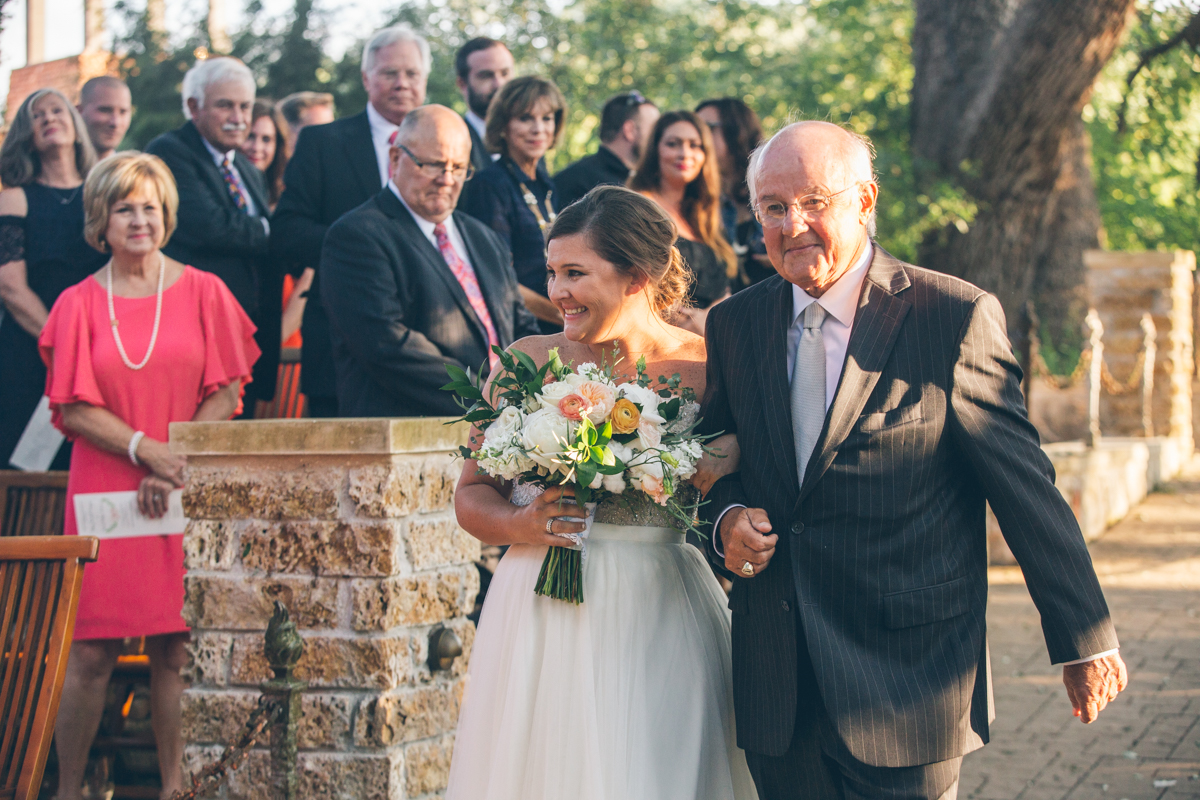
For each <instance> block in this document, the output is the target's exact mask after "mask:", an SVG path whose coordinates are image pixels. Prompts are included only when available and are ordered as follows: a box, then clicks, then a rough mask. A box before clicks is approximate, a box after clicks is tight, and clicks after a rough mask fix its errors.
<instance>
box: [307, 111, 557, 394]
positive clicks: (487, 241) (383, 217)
mask: <svg viewBox="0 0 1200 800" xmlns="http://www.w3.org/2000/svg"><path fill="white" fill-rule="evenodd" d="M389 164H390V170H389V174H390V175H391V176H392V177H391V180H389V181H388V182H387V184H386V185H385V186H384V188H383V190H382V191H381V192H379V194H377V195H375V196H374V197H373V198H371V199H370V200H368V201H367V202H366V203H364V204H363V205H361V206H359V207H358V208H356V209H354V210H353V211H350V212H349V213H347V214H346V215H345V216H343V217H341V219H339V220H338V221H337V222H335V223H334V224H333V225H332V226H330V228H329V232H328V233H327V234H326V235H325V244H324V247H323V248H322V251H321V273H322V275H323V276H324V277H323V279H322V283H321V301H322V303H323V304H324V307H325V311H326V314H327V315H328V317H329V321H330V332H331V337H332V340H333V357H334V367H335V370H336V374H337V402H338V415H339V416H343V417H422V416H448V415H452V416H457V415H458V414H460V413H461V411H460V409H459V408H458V406H457V405H455V403H454V400H453V398H452V396H451V395H450V394H448V393H447V392H443V391H441V390H440V388H439V387H441V386H443V385H445V384H446V382H447V380H448V378H447V375H446V365H447V364H454V365H455V366H457V367H460V368H462V369H464V370H465V369H470V370H471V371H473V372H478V371H479V370H480V369H481V365H482V369H483V372H484V374H485V375H486V374H487V372H488V371H489V370H490V368H491V365H492V364H493V363H494V356H493V355H492V354H491V347H492V346H494V345H498V346H500V347H502V348H503V347H508V345H510V344H512V343H513V342H514V341H516V340H517V339H520V338H521V337H523V336H529V335H532V334H535V333H537V332H538V327H537V321H536V320H535V319H534V318H533V315H531V314H530V313H529V311H528V310H527V309H526V308H525V304H524V302H522V300H521V295H520V291H519V289H518V285H517V276H516V273H515V272H513V268H512V255H511V254H510V253H509V251H508V248H507V247H506V246H505V244H504V243H503V242H502V241H501V240H500V238H499V237H498V236H497V235H496V234H495V233H493V232H492V230H491V229H490V228H488V227H486V226H485V225H483V224H482V223H480V222H478V221H477V220H475V219H473V218H471V217H469V216H467V215H465V214H460V213H455V211H454V206H455V205H456V204H457V203H458V196H459V194H460V193H461V192H462V187H463V183H464V182H465V180H466V179H467V177H468V176H469V173H470V171H471V169H472V167H471V137H470V134H469V133H468V131H467V124H466V123H465V122H463V119H462V117H460V116H459V115H458V114H456V113H454V112H453V111H451V110H450V109H448V108H446V107H445V106H439V105H429V106H422V107H420V108H417V109H414V110H412V111H409V112H408V114H407V115H406V116H405V118H404V121H403V122H402V123H401V124H400V127H399V129H398V130H397V132H396V137H395V139H394V141H393V144H392V147H391V149H390V151H389Z"/></svg>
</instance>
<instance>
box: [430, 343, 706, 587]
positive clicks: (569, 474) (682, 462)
mask: <svg viewBox="0 0 1200 800" xmlns="http://www.w3.org/2000/svg"><path fill="white" fill-rule="evenodd" d="M493 350H495V351H496V352H497V353H499V355H500V365H501V367H502V371H501V373H500V374H499V376H498V377H496V379H495V380H494V381H493V383H492V386H491V390H490V392H489V396H488V397H485V396H484V392H483V385H482V383H481V381H480V380H479V379H478V378H477V377H472V376H470V375H468V374H467V373H466V372H465V371H463V370H462V369H460V368H458V367H455V366H450V365H447V367H446V369H447V371H448V372H449V373H450V377H451V379H452V380H451V382H450V383H449V384H447V385H446V386H443V387H442V388H443V389H445V390H446V391H452V392H455V393H456V394H457V395H458V396H459V398H458V403H459V405H460V406H461V407H462V408H463V409H464V411H465V412H466V413H465V414H464V415H463V416H462V417H461V419H462V420H465V421H467V422H471V423H474V424H475V426H476V427H477V428H479V429H480V430H482V431H483V442H482V444H481V446H480V447H479V449H478V450H475V451H472V450H471V448H469V447H462V448H460V450H461V453H462V455H463V457H464V458H471V459H474V460H475V461H476V462H477V463H478V465H479V469H480V470H482V471H483V472H484V473H486V474H488V475H490V476H492V477H494V478H499V479H501V480H505V481H511V480H520V481H521V482H522V483H526V484H533V485H536V486H541V487H542V488H543V489H545V488H549V487H551V486H570V487H573V488H574V490H575V498H576V501H577V502H579V503H584V504H591V503H595V502H598V501H600V500H602V499H603V498H604V497H607V496H609V495H621V494H626V493H629V492H641V493H642V494H645V495H646V496H648V497H650V498H651V499H652V500H653V501H654V502H656V503H658V504H659V505H662V506H664V507H666V508H667V509H668V510H669V511H670V512H671V513H672V515H673V516H674V517H675V518H676V519H678V520H679V521H680V523H681V526H682V527H684V528H685V529H694V526H693V522H692V520H693V519H694V516H695V506H694V505H692V506H685V505H681V504H680V503H679V502H678V501H677V500H676V499H675V492H676V488H677V487H678V486H679V485H680V482H681V481H685V480H687V479H688V478H690V477H691V476H692V475H693V474H695V472H696V462H697V461H699V460H700V457H701V456H702V455H703V454H704V446H703V442H704V441H705V439H706V438H709V437H702V436H699V435H696V434H694V433H693V432H692V431H693V429H694V428H695V427H696V423H697V422H698V420H697V417H696V413H697V411H698V410H699V405H698V404H697V403H696V402H695V392H693V391H692V390H691V389H690V388H688V387H682V388H681V387H680V379H679V375H674V376H673V377H671V378H670V379H668V378H666V377H665V376H660V377H659V378H658V381H657V382H656V383H655V384H653V385H652V384H651V381H650V379H649V378H648V377H647V376H646V360H645V358H641V359H639V360H638V362H637V364H636V368H637V374H636V376H635V378H634V379H633V381H632V382H622V383H618V382H617V379H616V378H615V377H614V374H613V370H614V367H615V366H616V363H614V364H612V365H611V366H605V367H598V366H596V365H595V364H593V363H590V362H589V363H586V364H581V365H580V366H579V368H578V369H573V368H572V367H571V366H570V365H566V364H563V362H562V361H561V360H560V359H559V356H558V350H557V349H554V350H551V351H550V357H549V360H547V362H546V363H545V364H543V365H542V366H541V367H540V368H539V367H538V366H536V365H535V364H534V362H533V359H532V358H530V357H529V356H528V355H527V354H525V353H522V352H520V351H517V350H513V351H511V352H504V351H502V350H500V348H493ZM456 421H457V420H456ZM592 508H594V506H592ZM575 521H578V520H575ZM562 535H563V536H565V538H569V539H571V540H572V541H573V542H574V543H575V546H574V547H571V548H567V547H551V548H550V549H549V552H547V553H546V559H545V561H544V562H543V563H542V569H541V573H540V574H539V576H538V582H537V585H536V587H535V589H534V591H536V592H537V593H538V594H540V595H545V596H547V597H553V598H555V599H559V600H567V601H569V602H572V603H580V602H582V601H583V580H582V569H583V566H582V558H581V555H580V549H581V547H582V538H581V537H580V536H579V535H578V534H562Z"/></svg>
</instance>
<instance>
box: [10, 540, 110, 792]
mask: <svg viewBox="0 0 1200 800" xmlns="http://www.w3.org/2000/svg"><path fill="white" fill-rule="evenodd" d="M99 549H100V541H99V540H98V539H96V538H94V537H91V536H14V537H11V538H0V800H35V798H36V797H37V795H38V790H39V789H40V788H41V784H42V770H43V769H44V768H45V766H46V756H47V755H48V754H49V752H50V740H51V736H52V735H53V733H54V721H55V718H56V717H57V716H58V701H59V698H60V697H61V696H62V687H63V679H64V678H65V676H66V668H67V654H68V652H69V651H70V648H71V639H72V637H73V634H74V632H75V612H76V610H77V609H78V607H79V587H80V584H81V583H82V581H83V567H84V563H85V562H88V561H95V560H96V554H97V553H98V552H99Z"/></svg>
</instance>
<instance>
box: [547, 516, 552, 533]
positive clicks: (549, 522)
mask: <svg viewBox="0 0 1200 800" xmlns="http://www.w3.org/2000/svg"><path fill="white" fill-rule="evenodd" d="M552 525H554V517H551V518H550V519H548V520H546V533H549V534H551V535H553V534H554V531H552V530H550V527H551V526H552Z"/></svg>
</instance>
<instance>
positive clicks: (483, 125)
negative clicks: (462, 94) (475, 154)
mask: <svg viewBox="0 0 1200 800" xmlns="http://www.w3.org/2000/svg"><path fill="white" fill-rule="evenodd" d="M463 119H465V120H466V121H467V124H468V125H470V126H471V127H472V128H474V129H475V132H476V133H478V134H479V138H480V139H483V138H485V137H486V136H487V121H486V120H484V118H483V117H481V116H479V115H478V114H476V113H475V112H474V111H470V110H468V111H467V113H466V114H463Z"/></svg>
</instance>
